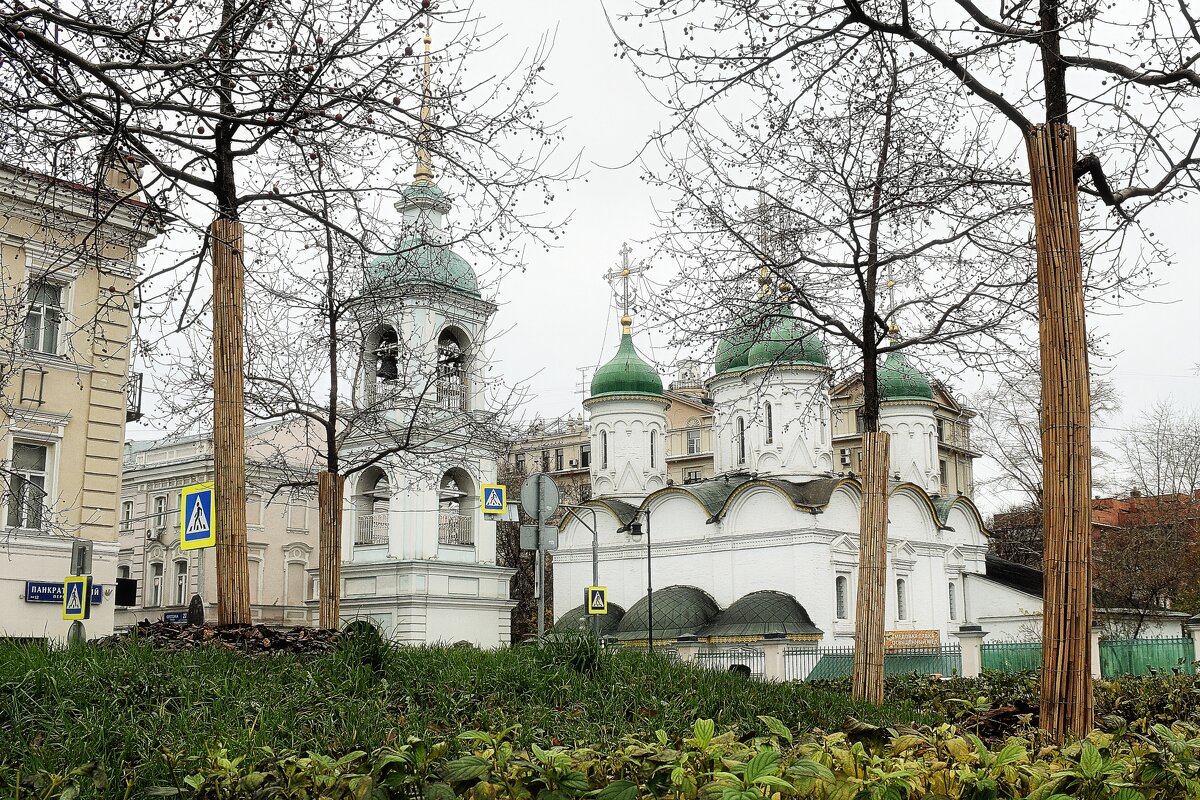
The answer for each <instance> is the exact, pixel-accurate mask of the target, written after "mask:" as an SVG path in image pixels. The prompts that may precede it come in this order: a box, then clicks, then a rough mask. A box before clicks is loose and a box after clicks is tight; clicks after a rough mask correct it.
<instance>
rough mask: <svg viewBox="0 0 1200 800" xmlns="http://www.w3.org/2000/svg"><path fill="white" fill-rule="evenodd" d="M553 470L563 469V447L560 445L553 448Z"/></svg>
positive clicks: (559, 470)
mask: <svg viewBox="0 0 1200 800" xmlns="http://www.w3.org/2000/svg"><path fill="white" fill-rule="evenodd" d="M554 471H555V472H562V471H563V449H562V448H561V447H557V448H555V450H554Z"/></svg>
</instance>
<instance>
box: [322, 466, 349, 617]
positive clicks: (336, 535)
mask: <svg viewBox="0 0 1200 800" xmlns="http://www.w3.org/2000/svg"><path fill="white" fill-rule="evenodd" d="M345 483H346V478H345V476H342V475H338V474H337V473H334V472H322V473H320V474H319V475H317V513H318V515H319V516H320V518H321V521H320V534H319V536H320V549H319V552H318V556H317V557H318V569H319V575H320V581H319V583H320V590H321V608H320V614H319V624H320V626H321V627H322V628H328V629H334V630H336V629H337V628H338V627H339V624H340V623H339V620H340V618H341V613H342V490H343V488H344V486H345Z"/></svg>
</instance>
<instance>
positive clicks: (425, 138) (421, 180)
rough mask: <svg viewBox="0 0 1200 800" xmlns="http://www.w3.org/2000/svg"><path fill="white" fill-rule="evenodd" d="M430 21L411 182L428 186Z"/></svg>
mask: <svg viewBox="0 0 1200 800" xmlns="http://www.w3.org/2000/svg"><path fill="white" fill-rule="evenodd" d="M429 27H430V22H429V18H428V16H426V18H425V77H424V79H423V80H422V81H421V129H420V131H419V132H418V133H417V170H416V173H415V174H414V175H413V183H415V184H417V185H418V186H429V185H430V184H432V183H433V161H432V159H430V157H429V79H430V76H431V75H432V68H431V66H430V61H431V59H430V55H429V46H430V44H432V43H433V39H432V37H430V35H429Z"/></svg>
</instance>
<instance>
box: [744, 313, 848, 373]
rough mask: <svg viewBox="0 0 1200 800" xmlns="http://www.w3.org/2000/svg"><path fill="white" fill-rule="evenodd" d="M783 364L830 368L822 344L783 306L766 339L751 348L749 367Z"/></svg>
mask: <svg viewBox="0 0 1200 800" xmlns="http://www.w3.org/2000/svg"><path fill="white" fill-rule="evenodd" d="M779 364H811V365H813V366H819V367H824V366H827V365H828V364H829V359H828V358H826V356H825V348H824V346H823V345H822V344H821V340H820V339H818V338H817V336H816V334H814V333H813V332H812V331H807V332H806V331H805V330H804V329H803V327H802V326H801V323H800V320H798V319H796V317H795V315H794V314H793V313H792V308H791V306H790V305H789V304H786V303H785V304H783V305H782V307H781V308H780V310H779V316H778V319H777V320H776V321H775V323H774V324H773V325H771V327H770V328H769V329H768V330H767V332H766V333H765V334H764V335H763V336H762V338H761V339H760V340H759V341H758V342H755V344H754V346H752V347H751V348H750V351H749V353H748V356H747V361H746V366H747V367H766V366H771V365H779Z"/></svg>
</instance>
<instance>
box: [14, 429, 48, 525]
mask: <svg viewBox="0 0 1200 800" xmlns="http://www.w3.org/2000/svg"><path fill="white" fill-rule="evenodd" d="M49 455H50V448H49V447H47V446H46V445H41V444H26V443H24V442H14V443H13V448H12V467H11V476H10V477H9V480H8V526H9V527H10V528H29V529H37V528H41V527H42V524H43V522H44V521H45V518H46V463H47V462H48V461H49Z"/></svg>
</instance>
